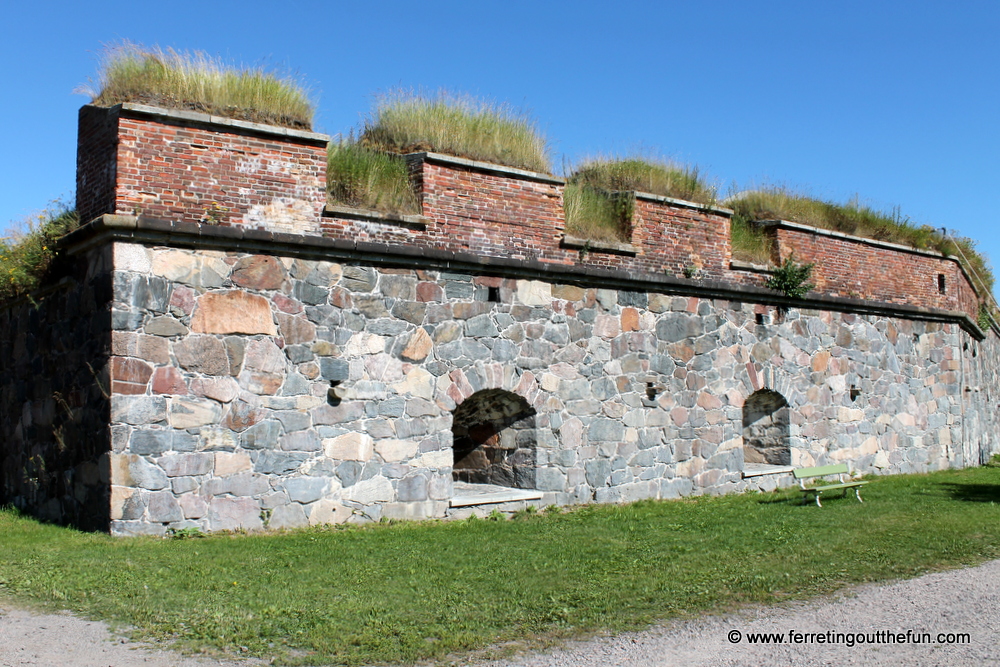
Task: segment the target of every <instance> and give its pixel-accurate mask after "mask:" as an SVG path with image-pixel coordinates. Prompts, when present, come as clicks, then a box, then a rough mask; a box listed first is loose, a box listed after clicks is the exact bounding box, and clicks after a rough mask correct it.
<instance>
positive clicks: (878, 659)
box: [482, 561, 1000, 667]
mask: <svg viewBox="0 0 1000 667" xmlns="http://www.w3.org/2000/svg"><path fill="white" fill-rule="evenodd" d="M907 630H910V631H911V632H912V634H911V637H912V636H919V635H921V634H922V633H925V632H926V633H930V635H931V641H930V642H928V643H919V644H917V643H898V642H897V643H873V644H868V643H864V644H862V643H861V641H859V640H857V639H855V644H854V646H849V645H847V642H849V639H848V637H847V636H846V635H847V634H848V633H853V634H855V635H857V634H859V633H864V634H865V635H866V637H865V638H864V639H865V640H867V639H868V637H867V636H868V635H871V636H872V637H871V638H872V639H875V640H876V641H877V640H878V639H879V637H878V636H877V633H878V632H879V631H882V632H883V636H882V639H883V642H884V641H885V640H887V639H888V637H887V636H885V635H886V634H887V633H893V634H896V633H903V635H904V637H903V638H904V639H908V638H907V637H906V635H905V633H906V631H907ZM791 631H795V632H797V633H801V634H802V635H806V634H807V633H813V635H814V637H815V635H816V634H823V635H824V639H825V633H827V631H829V632H831V633H832V635H833V637H832V638H833V639H834V641H836V640H837V639H840V642H839V643H818V641H819V640H818V639H815V638H814V639H813V641H812V643H799V644H791V643H789V640H788V637H787V635H788V633H789V632H791ZM730 633H734V634H733V636H732V639H733V640H735V642H733V641H730ZM735 633H739V636H737V635H736V634H735ZM751 633H784V634H785V637H784V643H757V644H752V643H750V641H749V640H748V635H750V634H751ZM837 633H840V634H842V635H845V636H844V637H842V638H837V637H836V634H837ZM938 633H952V634H957V633H968V635H969V637H968V642H967V643H955V644H948V643H946V642H938V641H937V635H938ZM945 639H947V637H946V638H945ZM800 641H802V642H808V641H810V640H809V638H807V637H802V638H800ZM762 664H767V665H772V666H773V665H796V666H799V665H876V664H877V665H880V666H881V665H900V666H903V665H908V666H909V665H969V666H972V665H976V666H983V665H1000V561H992V562H990V563H986V564H985V565H981V566H979V567H974V568H968V569H964V570H953V571H950V572H940V573H937V574H929V575H926V576H923V577H920V578H918V579H910V580H907V581H901V582H897V583H892V584H884V585H870V586H863V587H859V588H854V589H852V590H851V591H849V592H846V593H843V594H840V595H837V596H834V597H832V598H825V599H823V600H817V601H813V602H809V603H799V604H795V605H787V606H783V607H765V608H759V609H752V610H747V611H744V612H742V613H739V614H733V615H728V616H709V617H705V618H700V619H697V620H694V621H685V622H679V623H674V624H670V625H667V626H664V627H660V628H655V629H652V630H648V631H645V632H637V633H629V634H625V635H621V636H618V637H609V638H601V639H595V640H591V641H586V642H577V643H574V644H572V645H570V646H567V647H565V648H563V649H561V650H558V651H553V652H550V653H545V654H535V655H530V656H522V657H520V658H517V659H513V660H509V661H502V662H493V663H489V667H501V666H502V667H570V666H572V667H598V666H600V667H606V666H608V665H629V666H630V667H652V666H657V667H660V666H662V667H666V666H667V665H685V666H688V665H691V666H713V667H743V666H746V667H757V665H762ZM482 667H487V666H485V665H484V666H482Z"/></svg>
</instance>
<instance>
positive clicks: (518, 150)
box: [360, 91, 551, 173]
mask: <svg viewBox="0 0 1000 667" xmlns="http://www.w3.org/2000/svg"><path fill="white" fill-rule="evenodd" d="M360 144H361V145H362V146H364V147H366V148H371V149H374V150H379V151H385V152H389V153H400V154H402V153H415V152H435V153H445V154H447V155H454V156H456V157H463V158H468V159H470V160H481V161H483V162H492V163H494V164H501V165H506V166H509V167H517V168H520V169H527V170H529V171H535V172H541V173H548V172H549V171H550V169H551V167H550V163H549V157H548V147H547V145H546V141H545V138H544V137H542V135H541V134H540V132H539V131H538V129H537V127H536V125H535V122H534V121H533V120H531V119H530V118H529V117H528V116H526V115H525V114H523V113H521V112H519V111H517V110H515V109H513V108H512V107H510V106H508V105H505V104H496V103H493V102H489V101H486V100H481V99H477V98H474V97H469V96H464V95H454V94H450V93H446V92H441V93H438V94H437V95H426V94H420V93H414V92H409V91H395V92H392V93H388V94H386V95H383V96H381V97H379V98H378V99H377V100H376V103H375V108H374V110H373V111H372V113H371V115H370V117H369V118H368V119H367V120H366V121H365V123H364V129H363V130H362V132H361V136H360Z"/></svg>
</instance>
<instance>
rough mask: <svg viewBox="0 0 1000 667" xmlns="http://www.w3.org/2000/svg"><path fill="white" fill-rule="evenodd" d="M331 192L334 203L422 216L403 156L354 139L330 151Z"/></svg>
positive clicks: (328, 180) (328, 179)
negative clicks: (373, 148)
mask: <svg viewBox="0 0 1000 667" xmlns="http://www.w3.org/2000/svg"><path fill="white" fill-rule="evenodd" d="M326 183H327V191H328V192H329V195H330V199H331V201H333V202H336V203H339V204H344V205H347V206H353V207H357V208H366V209H371V210H374V211H381V212H383V213H400V214H409V213H420V198H419V196H418V195H417V192H416V190H415V189H414V187H413V183H412V182H411V180H410V174H409V169H408V168H407V165H406V162H405V161H404V160H403V158H402V157H401V156H399V155H395V154H393V153H386V152H383V151H376V150H372V149H370V148H365V147H364V146H362V145H360V144H359V143H358V142H357V141H355V140H354V138H353V137H348V138H346V139H341V140H339V141H331V142H330V145H329V147H328V148H327V170H326Z"/></svg>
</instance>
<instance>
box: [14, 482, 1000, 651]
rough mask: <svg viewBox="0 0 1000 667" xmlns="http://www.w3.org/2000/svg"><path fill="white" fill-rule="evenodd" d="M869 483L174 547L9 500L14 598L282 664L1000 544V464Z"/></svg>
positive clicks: (867, 570) (711, 600)
mask: <svg viewBox="0 0 1000 667" xmlns="http://www.w3.org/2000/svg"><path fill="white" fill-rule="evenodd" d="M864 495H865V503H864V504H859V503H858V502H857V501H855V500H854V498H853V497H848V498H844V499H841V498H839V497H834V498H831V499H830V500H828V501H825V502H824V506H823V508H822V509H819V508H817V507H815V506H814V505H811V504H810V505H801V504H799V503H800V502H801V501H800V497H801V494H800V493H798V492H796V491H794V490H788V491H783V492H780V493H769V494H747V495H731V496H724V497H714V498H712V497H700V498H693V499H687V500H681V501H669V502H653V501H646V502H639V503H635V504H632V505H625V506H620V505H601V506H588V507H582V508H578V509H575V510H574V511H571V512H565V513H550V512H540V513H538V514H528V513H522V515H521V516H519V517H518V518H517V519H515V520H511V521H489V520H470V521H460V522H444V523H440V522H426V523H399V524H393V525H385V526H370V527H349V528H325V529H310V530H302V531H296V532H289V533H285V534H272V535H212V536H208V537H204V538H200V539H174V540H169V539H167V540H164V539H159V538H128V539H115V538H110V537H108V536H105V535H96V534H86V533H80V532H77V531H74V530H71V529H67V528H59V527H56V526H52V525H46V524H43V523H40V522H37V521H34V520H31V519H27V518H24V517H22V516H19V515H18V514H17V513H16V512H15V511H13V510H6V511H0V595H3V596H5V597H8V598H10V599H12V600H14V601H16V602H20V603H24V604H32V605H42V606H44V607H48V608H53V609H72V610H74V611H77V612H80V613H83V614H85V615H87V616H89V617H93V618H102V619H109V620H116V621H120V622H124V623H128V624H130V625H132V626H134V627H135V628H136V633H137V634H138V635H139V636H140V637H156V638H161V639H167V640H173V641H177V642H178V643H179V644H180V645H181V646H184V647H187V648H189V649H194V650H197V649H200V648H218V649H224V650H228V651H232V652H235V653H239V651H240V647H247V649H248V650H247V651H246V652H245V653H243V654H242V655H243V656H246V655H248V654H249V655H253V656H265V657H267V656H271V655H276V656H277V664H329V663H334V664H348V665H360V664H383V663H406V664H410V663H413V662H416V661H422V660H434V659H437V660H444V659H446V658H447V657H449V656H455V655H456V654H457V655H461V654H462V653H466V652H469V651H474V650H478V649H482V648H484V647H486V646H489V645H495V644H498V643H502V642H508V641H515V640H525V639H526V640H528V641H529V642H532V643H536V644H537V643H544V642H546V641H548V640H551V639H552V638H559V637H571V636H578V635H580V634H581V633H589V632H594V631H599V630H610V631H620V630H625V629H630V628H638V627H642V626H644V625H645V624H648V623H651V622H655V621H657V620H662V619H667V618H670V617H675V616H678V615H684V614H692V613H699V612H705V611H711V610H719V609H728V608H732V607H733V606H734V605H739V604H742V603H764V604H767V603H774V602H781V601H786V600H788V599H789V598H803V597H808V596H813V595H818V594H823V593H827V592H830V591H833V590H836V589H839V588H842V587H844V586H846V585H849V584H854V583H862V582H870V581H880V580H891V579H897V578H900V577H911V576H915V575H918V574H921V573H924V572H928V571H933V570H939V569H943V568H948V567H957V566H962V565H969V564H974V563H979V562H982V561H984V560H986V559H990V558H996V557H998V556H1000V469H998V468H995V467H983V468H973V469H966V470H956V471H945V472H938V473H932V474H929V475H899V476H892V477H879V478H877V479H874V480H872V481H871V483H870V484H869V485H868V486H866V487H865V491H864Z"/></svg>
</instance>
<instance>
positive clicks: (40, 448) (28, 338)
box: [0, 246, 113, 530]
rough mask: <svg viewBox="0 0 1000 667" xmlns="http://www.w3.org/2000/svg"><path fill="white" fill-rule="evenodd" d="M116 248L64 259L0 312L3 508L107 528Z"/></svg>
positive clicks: (0, 479)
mask: <svg viewBox="0 0 1000 667" xmlns="http://www.w3.org/2000/svg"><path fill="white" fill-rule="evenodd" d="M112 263H113V262H112V256H111V246H104V247H101V248H96V249H92V250H90V251H88V252H84V253H82V254H79V255H73V256H69V257H65V258H63V260H62V262H61V263H60V264H59V265H57V266H55V267H53V271H52V275H51V276H50V279H51V283H52V284H51V285H50V286H49V287H47V288H45V289H42V290H40V291H38V292H36V293H35V294H33V295H32V298H31V299H23V300H20V301H15V302H13V303H8V304H6V305H5V306H4V307H3V308H0V331H2V332H3V344H2V345H0V506H3V505H7V504H11V505H14V506H16V507H18V508H20V509H22V510H25V511H28V512H32V513H34V514H35V515H37V516H39V517H41V518H42V519H44V520H47V521H55V522H59V523H72V524H74V525H77V526H79V527H81V528H85V529H95V530H107V527H108V485H109V481H110V480H109V476H108V458H107V456H108V451H109V449H110V437H109V423H108V400H107V398H108V392H109V390H110V383H109V379H108V376H107V371H106V360H107V358H108V348H107V345H108V341H109V340H110V332H111V317H110V312H109V308H108V302H109V301H110V299H111V293H112V285H111V266H112Z"/></svg>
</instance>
